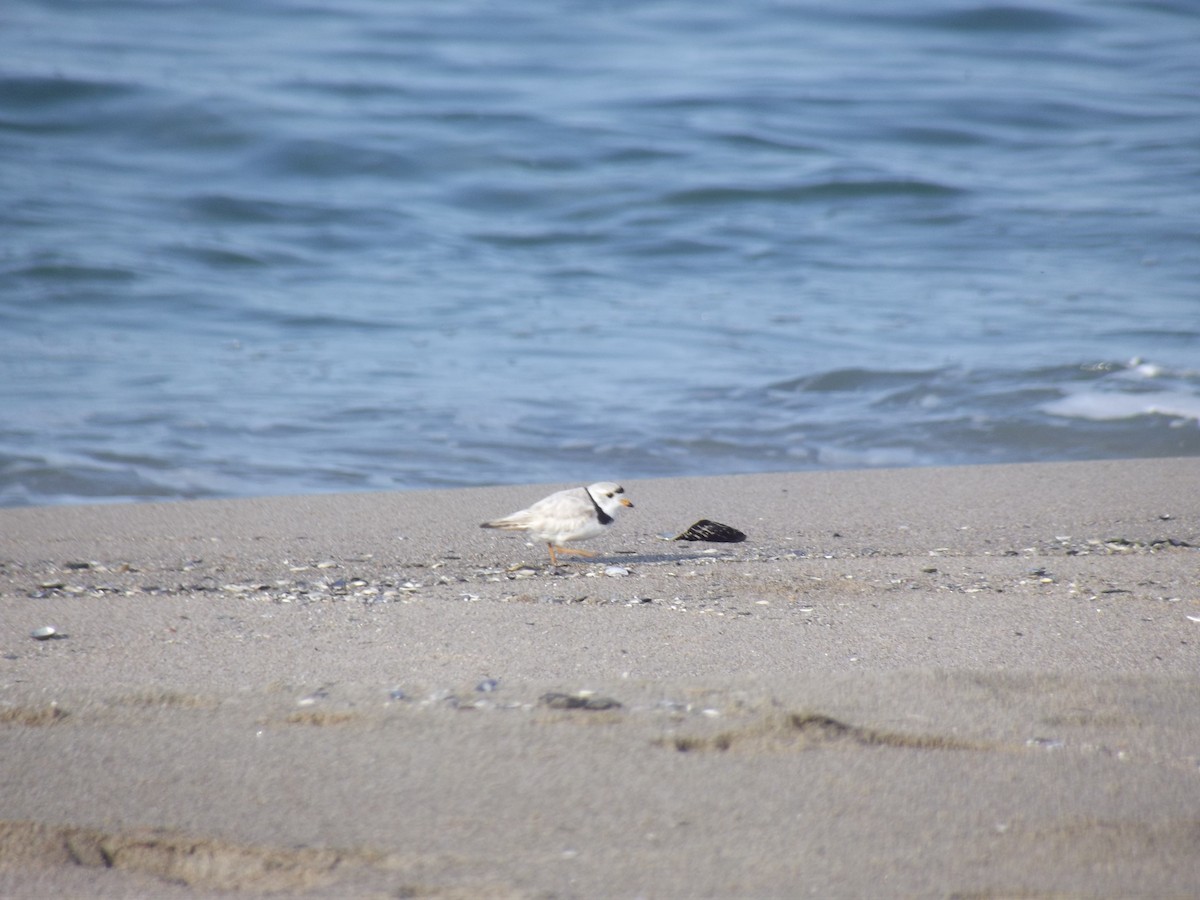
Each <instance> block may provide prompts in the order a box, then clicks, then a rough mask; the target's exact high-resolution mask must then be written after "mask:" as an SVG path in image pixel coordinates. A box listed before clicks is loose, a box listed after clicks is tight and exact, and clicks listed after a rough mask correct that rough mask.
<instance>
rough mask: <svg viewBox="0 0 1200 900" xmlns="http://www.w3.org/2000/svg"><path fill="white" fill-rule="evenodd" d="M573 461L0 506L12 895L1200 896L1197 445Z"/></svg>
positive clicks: (7, 858)
mask: <svg viewBox="0 0 1200 900" xmlns="http://www.w3.org/2000/svg"><path fill="white" fill-rule="evenodd" d="M615 475H619V473H611V472H595V473H589V476H590V477H589V480H596V479H600V478H608V477H613V476H615ZM563 486H566V485H547V486H533V487H504V488H487V489H471V490H456V491H435V492H416V493H395V494H370V495H337V496H319V497H293V498H270V499H261V500H238V501H198V502H187V503H173V504H148V505H137V506H98V507H56V508H36V509H12V510H0V758H2V759H3V761H4V762H3V771H4V778H3V783H2V785H0V896H4V897H14V898H26V897H28V898H33V897H44V896H50V895H57V896H87V897H145V896H156V897H157V896H161V897H189V898H191V897H200V896H205V897H206V896H224V895H226V894H229V895H233V896H260V895H266V894H271V893H277V894H278V893H282V894H283V895H302V896H313V897H344V896H367V897H436V898H445V897H463V898H466V897H531V898H549V897H559V898H569V897H581V898H589V897H647V898H675V897H679V898H683V897H782V896H787V897H794V896H816V897H841V896H844V897H862V896H909V897H911V896H918V897H925V896H929V897H971V898H982V897H995V898H1000V897H1064V896H1066V897H1077V896H1084V897H1135V896H1136V897H1164V896H1178V897H1184V896H1195V895H1197V894H1200V854H1197V853H1196V848H1197V847H1200V702H1198V701H1197V697H1198V696H1200V694H1198V693H1197V684H1198V680H1197V676H1198V673H1200V549H1198V548H1200V459H1181V460H1131V461H1121V462H1097V463H1066V464H1046V465H1029V466H994V467H990V466H989V467H964V468H953V469H909V470H896V471H853V472H836V473H801V474H786V475H761V476H757V475H756V476H736V477H725V478H705V479H670V480H656V481H641V482H625V488H626V490H627V492H628V494H629V496H630V497H631V498H632V499H633V501H634V502H635V503H636V504H637V506H636V509H634V510H629V511H626V512H625V513H624V514H623V515H622V516H621V517H620V518H619V520H618V523H617V525H616V527H615V528H614V529H613V531H612V532H611V533H610V534H607V535H605V536H604V537H602V538H599V539H597V540H596V541H593V542H591V543H590V544H588V545H586V546H587V547H588V548H589V549H591V550H594V551H597V552H598V553H599V554H600V555H599V556H597V557H596V558H594V559H590V560H585V559H576V558H567V559H569V560H570V562H568V563H567V564H565V565H561V566H559V567H557V568H552V567H550V566H549V558H548V555H547V554H546V552H545V548H544V547H531V546H527V545H526V543H525V541H524V540H522V539H521V538H520V537H519V536H513V535H507V534H501V533H497V532H491V531H485V530H482V529H480V528H479V527H478V524H479V523H480V522H482V521H484V520H485V519H489V518H495V517H496V516H499V515H503V514H505V513H508V512H512V511H513V510H515V509H518V508H520V507H522V506H526V505H528V504H529V503H530V502H532V501H534V500H537V499H539V498H540V497H541V496H543V495H545V494H546V493H548V492H549V491H550V490H552V489H555V488H558V487H563ZM699 518H710V519H715V520H717V521H720V522H724V523H727V524H730V525H733V526H735V527H737V528H740V529H741V530H742V531H744V532H746V533H747V535H748V536H749V537H748V540H747V541H746V542H744V543H739V544H704V543H685V542H669V541H664V540H662V539H660V538H659V537H658V535H659V534H660V533H676V532H678V531H681V530H682V529H684V528H685V527H686V526H688V525H690V524H691V523H692V522H694V521H696V520H697V519H699ZM47 625H51V626H54V627H55V628H56V629H58V632H59V634H60V635H65V636H60V637H57V638H52V639H49V640H45V641H36V640H34V639H32V638H31V637H30V633H31V632H32V630H33V629H35V628H38V627H41V626H47Z"/></svg>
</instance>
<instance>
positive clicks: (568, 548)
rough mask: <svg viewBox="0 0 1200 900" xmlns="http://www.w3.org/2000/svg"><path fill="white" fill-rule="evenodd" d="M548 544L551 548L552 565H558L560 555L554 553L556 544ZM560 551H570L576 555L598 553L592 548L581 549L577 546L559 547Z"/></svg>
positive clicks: (593, 554)
mask: <svg viewBox="0 0 1200 900" xmlns="http://www.w3.org/2000/svg"><path fill="white" fill-rule="evenodd" d="M546 546H547V547H549V548H550V564H551V565H552V566H557V565H558V557H556V556H555V555H554V545H553V544H547V545H546ZM558 552H559V553H570V554H572V555H574V556H595V555H596V554H595V553H593V552H592V551H591V550H580V549H578V548H576V547H559V548H558Z"/></svg>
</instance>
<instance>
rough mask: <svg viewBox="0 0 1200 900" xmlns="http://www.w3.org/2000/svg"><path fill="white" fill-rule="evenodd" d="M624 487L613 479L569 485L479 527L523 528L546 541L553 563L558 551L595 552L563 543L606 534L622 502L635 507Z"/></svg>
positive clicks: (533, 536)
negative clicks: (576, 485) (525, 507)
mask: <svg viewBox="0 0 1200 900" xmlns="http://www.w3.org/2000/svg"><path fill="white" fill-rule="evenodd" d="M624 493H625V488H623V487H621V486H620V485H619V484H615V483H613V482H611V481H597V482H596V483H595V484H589V485H588V486H587V487H577V488H569V489H568V490H565V491H559V492H557V493H555V494H551V495H550V496H549V497H544V498H543V499H541V500H539V501H538V502H537V503H535V504H533V506H531V507H529V508H528V509H523V510H521V511H520V512H515V513H513V514H512V515H510V516H505V517H504V518H502V519H495V520H494V521H491V522H484V523H483V524H482V525H480V526H479V527H480V528H502V529H504V530H506V531H524V532H526V533H528V534H529V536H530V537H531V538H533V539H534V540H538V541H545V542H546V546H547V547H548V548H549V549H550V564H551V565H555V566H556V565H558V557H557V556H556V555H555V553H554V551H555V550H556V549H557V550H558V552H559V553H574V554H576V555H578V556H595V555H596V554H594V553H590V552H588V551H587V550H579V549H577V548H573V547H564V546H563V544H565V543H566V542H567V541H586V540H589V539H590V538H594V537H597V536H599V535H601V534H604V532H605V530H606V529H607V528H608V527H609V526H610V525H612V523H613V522H614V521H615V518H614V517H615V516H616V513H617V510H619V509H620V508H621V507H622V506H628V507H631V508H632V507H633V503H631V502H630V500H629V498H628V497H625V496H623V495H624Z"/></svg>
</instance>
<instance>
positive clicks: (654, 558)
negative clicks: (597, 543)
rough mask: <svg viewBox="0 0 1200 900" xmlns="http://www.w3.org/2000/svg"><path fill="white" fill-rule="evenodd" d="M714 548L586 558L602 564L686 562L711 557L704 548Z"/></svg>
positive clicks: (609, 554) (619, 553)
mask: <svg viewBox="0 0 1200 900" xmlns="http://www.w3.org/2000/svg"><path fill="white" fill-rule="evenodd" d="M709 549H715V548H713V547H705V548H703V549H701V548H699V547H697V548H696V549H694V550H690V552H689V551H688V550H677V551H675V552H670V553H635V552H629V553H621V552H616V553H603V554H600V555H599V556H596V557H594V558H593V559H590V560H588V562H590V563H592V564H597V563H602V564H604V565H610V566H612V565H617V564H630V563H641V564H643V565H645V564H649V563H670V562H686V561H688V560H694V559H711V558H712V554H711V553H705V552H704V550H709Z"/></svg>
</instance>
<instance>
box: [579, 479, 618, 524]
mask: <svg viewBox="0 0 1200 900" xmlns="http://www.w3.org/2000/svg"><path fill="white" fill-rule="evenodd" d="M583 492H584V493H585V494H587V495H588V499H589V500H591V501H592V506H594V507H596V518H598V519H599V520H600V524H601V525H607V524H608V523H609V522H611V521H612V520H613V517H612V516H610V515H609V514H608V513H606V512H605V511H604V510H602V509H601V508H600V504H599V503H597V502H596V498H595V497H593V496H592V492H591V491H589V490H588V489H587V488H586V487H585V488H584V489H583Z"/></svg>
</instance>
